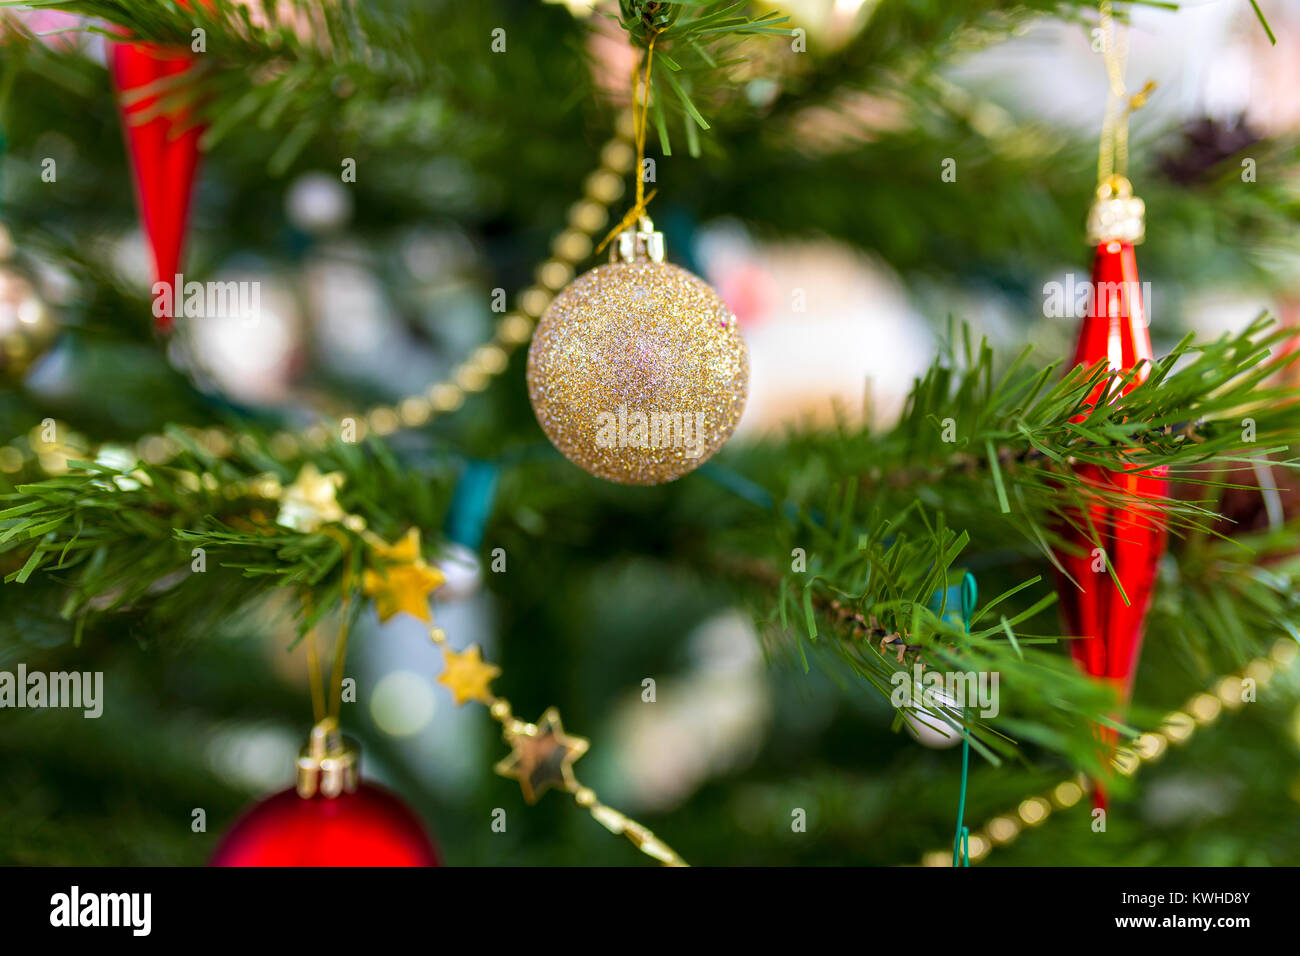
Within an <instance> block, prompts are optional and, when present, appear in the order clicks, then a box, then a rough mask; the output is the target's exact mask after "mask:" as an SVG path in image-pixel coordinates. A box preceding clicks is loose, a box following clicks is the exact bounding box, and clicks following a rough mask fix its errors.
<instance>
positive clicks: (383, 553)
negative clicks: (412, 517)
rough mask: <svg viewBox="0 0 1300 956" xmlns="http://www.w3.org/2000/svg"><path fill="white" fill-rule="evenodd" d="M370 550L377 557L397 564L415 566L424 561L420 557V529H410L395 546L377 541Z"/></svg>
mask: <svg viewBox="0 0 1300 956" xmlns="http://www.w3.org/2000/svg"><path fill="white" fill-rule="evenodd" d="M370 550H371V553H373V554H374V555H375V557H377V558H380V559H381V560H384V561H391V562H393V563H395V564H414V563H416V562H417V561H423V558H422V557H421V555H420V529H419V528H410V529H408V530H407V532H406V534H404V535H402V537H401V538H400V539H398V541H397V542H396V543H395V544H388V543H387V542H385V541H377V540H376V541H374V542H372V543H371V545H370Z"/></svg>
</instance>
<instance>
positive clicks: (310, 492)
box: [267, 464, 687, 866]
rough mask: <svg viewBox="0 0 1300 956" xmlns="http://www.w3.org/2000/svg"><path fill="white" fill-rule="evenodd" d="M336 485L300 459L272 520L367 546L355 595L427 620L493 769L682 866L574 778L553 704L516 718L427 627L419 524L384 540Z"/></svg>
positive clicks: (487, 667) (340, 645) (315, 675)
mask: <svg viewBox="0 0 1300 956" xmlns="http://www.w3.org/2000/svg"><path fill="white" fill-rule="evenodd" d="M342 483H343V482H342V476H341V475H339V474H337V473H331V474H328V475H322V474H321V473H320V471H319V470H318V469H317V468H316V467H315V466H314V465H311V464H308V465H305V466H304V467H303V469H302V471H301V472H299V474H298V477H297V479H296V480H295V481H294V482H293V484H291V485H289V486H288V487H286V488H279V489H275V491H276V495H275V496H276V497H277V498H278V500H279V501H280V514H279V516H278V517H277V523H279V524H283V525H285V526H286V527H291V528H295V529H296V530H299V531H307V532H314V531H322V532H323V533H336V534H338V535H339V536H340V537H342V532H340V531H338V529H337V528H335V527H333V526H334V525H342V526H343V527H345V528H347V529H348V530H349V531H352V532H353V533H355V534H357V535H359V536H360V537H361V539H362V541H363V542H364V543H365V546H366V549H367V562H366V568H365V569H364V572H363V575H362V585H361V593H362V594H364V595H365V596H366V597H369V598H372V599H373V600H374V602H375V611H376V613H377V614H378V615H379V619H380V620H381V621H387V620H389V619H390V618H392V617H394V616H395V615H397V614H400V613H406V614H410V615H411V616H412V617H415V618H417V619H418V620H421V621H423V622H425V624H427V625H428V626H429V639H430V640H431V641H433V643H434V644H435V645H436V646H437V647H439V648H440V649H441V650H442V660H443V671H442V673H441V674H440V675H439V676H438V683H439V684H442V685H443V686H444V687H446V688H447V689H448V690H449V691H450V692H451V695H452V697H453V698H454V699H455V701H456V704H457V706H462V705H464V704H467V703H469V702H470V701H475V702H478V703H481V704H485V705H486V706H487V708H488V713H489V714H491V715H492V718H493V719H494V720H496V721H497V722H498V723H499V724H500V725H501V736H502V739H504V740H505V742H506V743H507V744H508V745H509V747H510V753H509V754H508V755H507V756H506V757H505V758H503V759H502V760H500V761H498V762H497V764H496V766H495V767H494V768H493V769H494V770H495V771H496V772H497V773H499V774H501V775H502V776H505V777H509V778H510V779H512V780H516V781H518V783H519V786H520V789H521V790H522V791H523V797H524V800H525V801H526V802H527V803H529V804H534V803H536V802H537V801H538V799H539V798H540V797H541V796H542V795H543V794H544V793H545V792H546V791H547V790H560V791H563V792H564V793H567V794H570V795H571V796H572V797H573V800H574V802H575V803H576V804H577V805H578V806H580V807H582V808H583V809H584V810H586V811H587V812H588V813H590V814H591V816H592V817H593V818H594V819H595V820H596V821H597V822H598V823H600V824H601V825H602V826H604V827H605V828H606V829H607V830H609V831H610V832H611V833H615V834H622V835H623V836H625V837H627V838H628V840H629V841H631V843H632V845H633V846H635V847H636V848H637V849H638V850H640V851H641V852H642V853H644V854H645V855H646V856H648V857H651V858H652V859H655V860H658V861H659V862H660V863H661V864H662V865H664V866H686V865H687V863H686V861H685V860H683V859H682V858H681V857H680V856H678V855H677V853H676V851H675V850H673V848H672V847H670V846H669V845H668V844H666V843H664V842H663V841H662V840H660V839H659V838H658V837H657V836H655V835H654V833H652V832H651V831H650V830H649V829H647V828H646V827H644V826H642V825H641V824H640V823H637V822H636V821H635V820H633V819H631V818H629V817H627V816H625V815H624V814H622V813H620V812H619V811H618V810H615V809H614V808H613V807H610V806H606V805H605V804H603V803H601V802H600V800H599V798H598V797H597V796H596V792H595V791H594V790H592V789H591V788H590V787H585V786H583V785H582V784H581V783H580V782H579V781H578V778H577V775H576V774H575V772H574V769H573V765H574V763H576V762H577V760H578V758H580V757H581V756H582V755H583V754H585V753H586V752H587V750H588V748H589V746H590V745H589V743H588V742H587V740H586V739H585V738H582V737H578V736H575V735H573V734H570V733H567V732H566V731H565V729H564V725H563V723H562V721H561V719H560V712H559V710H557V709H556V708H554V707H550V708H548V709H547V710H546V712H545V713H544V714H542V716H541V717H540V718H538V720H537V722H536V723H528V722H527V721H524V720H520V719H519V718H518V717H516V716H515V715H514V711H513V709H512V708H511V706H510V701H508V700H506V699H505V698H504V697H497V696H496V695H494V694H493V693H492V689H491V685H492V681H493V680H495V679H496V678H497V677H499V676H501V668H499V667H497V666H496V665H495V664H489V663H488V662H486V661H484V660H483V654H482V651H481V650H480V649H479V647H478V645H477V644H471V645H470V646H469V647H467V648H465V650H463V651H459V652H457V651H455V650H453V649H452V648H451V647H450V646H449V645H448V643H447V635H446V632H444V631H443V630H442V628H440V627H435V626H434V625H433V623H432V613H431V611H430V609H429V598H430V596H431V595H432V594H433V592H434V591H435V590H437V588H438V587H439V586H440V585H441V584H442V583H443V581H444V577H443V575H442V572H440V571H439V570H438V569H437V568H434V567H431V566H430V565H429V564H427V563H426V562H425V560H424V555H423V553H422V551H421V548H420V532H419V529H418V528H411V529H410V530H408V531H407V532H406V534H405V535H403V536H402V537H401V538H399V539H398V540H397V541H395V542H392V543H390V542H387V541H384V540H383V539H382V538H380V537H379V536H378V535H377V534H375V533H374V532H372V531H369V530H367V528H366V522H365V519H364V518H362V517H361V516H360V515H352V514H347V513H346V512H344V510H343V508H342V507H341V506H340V505H339V503H338V501H337V497H336V496H337V493H338V491H339V489H340V488H341V487H342ZM267 490H271V489H267ZM345 546H346V545H345ZM343 589H344V593H345V594H347V593H350V592H349V585H348V583H347V580H346V578H345V581H344V586H343ZM347 601H348V599H347V598H345V607H344V611H343V615H342V617H343V624H341V625H340V628H339V635H338V638H337V639H336V641H335V650H334V673H333V677H334V682H333V683H334V688H333V693H332V695H331V704H332V705H333V706H334V714H335V716H337V703H338V700H339V698H340V688H341V685H340V680H341V677H342V673H343V657H344V654H345V651H346V646H347V628H346V621H347V612H346V604H347ZM306 646H307V655H308V661H309V664H310V666H311V674H312V701H313V709H314V710H315V711H316V714H317V721H318V722H319V720H320V717H321V712H322V709H323V708H322V706H321V703H322V701H323V699H324V688H323V678H322V676H321V674H320V663H319V656H318V651H317V648H316V642H315V635H314V634H312V635H309V636H308V640H307V642H306Z"/></svg>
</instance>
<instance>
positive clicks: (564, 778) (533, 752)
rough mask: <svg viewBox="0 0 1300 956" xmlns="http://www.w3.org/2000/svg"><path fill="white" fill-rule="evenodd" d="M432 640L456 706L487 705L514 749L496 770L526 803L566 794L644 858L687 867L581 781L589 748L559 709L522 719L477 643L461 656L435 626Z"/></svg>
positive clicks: (661, 842) (499, 671)
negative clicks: (580, 765) (579, 771)
mask: <svg viewBox="0 0 1300 956" xmlns="http://www.w3.org/2000/svg"><path fill="white" fill-rule="evenodd" d="M429 640H431V641H433V643H434V644H435V645H437V646H438V647H440V648H442V654H443V660H444V661H445V662H446V665H447V666H446V669H445V670H444V671H443V673H442V675H441V676H440V677H439V678H438V682H439V683H440V684H443V685H445V686H447V687H448V688H449V689H450V690H451V692H452V694H453V695H454V696H455V698H456V703H457V704H458V705H459V704H464V703H466V702H468V701H470V700H474V701H477V702H479V703H481V704H486V705H487V708H488V713H489V714H491V715H492V719H493V720H495V721H496V722H497V723H499V724H500V725H501V736H502V739H504V740H505V742H506V743H507V744H509V745H510V754H509V755H508V756H507V757H505V758H504V759H503V760H501V761H499V762H498V763H497V764H496V766H495V767H494V768H493V769H494V770H495V771H496V772H497V773H499V774H501V775H502V776H503V777H509V778H510V779H512V780H516V781H518V782H519V787H520V789H521V790H522V791H523V796H524V800H525V801H526V802H527V803H529V804H534V803H536V802H537V800H538V799H539V798H540V797H541V796H542V794H543V793H545V792H546V791H547V790H560V791H563V792H564V793H567V794H570V795H571V796H572V797H573V802H574V803H576V804H577V805H578V806H580V807H582V808H583V809H584V810H586V811H587V812H588V813H590V814H591V816H592V818H593V819H595V820H596V822H597V823H599V824H600V825H601V826H603V827H605V829H607V830H609V832H610V833H614V834H622V835H623V836H625V837H627V838H628V840H629V841H631V843H632V845H633V846H635V847H636V848H637V849H638V850H640V851H641V852H642V853H644V854H645V855H646V856H648V857H650V858H652V859H655V860H658V861H659V862H660V863H661V864H662V865H664V866H687V865H688V864H687V863H686V861H685V860H683V859H682V858H681V857H680V856H678V855H677V852H676V851H675V850H673V848H672V847H670V846H669V845H668V844H667V843H665V842H664V841H663V840H661V839H659V838H658V837H657V836H655V835H654V834H653V833H652V832H651V831H650V830H648V829H647V828H646V827H644V826H642V825H641V824H639V823H637V822H636V821H635V820H633V819H631V818H630V817H628V816H626V815H624V814H622V813H620V812H619V811H618V810H615V809H614V808H613V807H610V806H606V805H605V804H603V803H601V802H600V799H599V798H598V797H597V796H596V792H595V791H594V790H592V789H591V788H590V787H585V786H583V785H582V784H581V783H580V782H579V781H578V778H577V775H576V774H575V773H574V770H573V765H574V763H575V762H577V760H578V758H579V757H581V756H582V755H583V754H585V753H586V752H587V749H588V746H589V744H588V742H587V740H586V739H585V738H582V737H577V736H574V735H573V734H570V733H567V732H566V731H565V729H564V725H563V723H562V722H561V720H560V712H559V711H558V710H557V709H556V708H554V707H549V708H547V710H546V712H545V713H544V714H542V716H541V717H540V718H538V720H537V723H535V724H530V723H528V722H526V721H523V720H520V719H519V718H518V717H516V716H515V714H514V710H513V708H512V707H511V706H510V701H508V700H506V699H505V698H504V697H497V696H495V695H494V694H493V693H492V691H491V689H490V685H491V683H492V680H493V679H494V678H496V677H498V676H500V674H501V669H500V668H499V667H496V666H495V665H492V664H487V663H485V662H484V661H483V660H482V658H481V655H480V652H479V649H478V646H477V645H473V644H471V645H470V646H469V647H468V648H466V649H465V650H464V651H463V652H461V653H460V654H457V653H456V652H455V651H453V650H451V648H450V647H448V646H447V634H446V632H445V631H443V630H442V628H440V627H433V626H430V628H429Z"/></svg>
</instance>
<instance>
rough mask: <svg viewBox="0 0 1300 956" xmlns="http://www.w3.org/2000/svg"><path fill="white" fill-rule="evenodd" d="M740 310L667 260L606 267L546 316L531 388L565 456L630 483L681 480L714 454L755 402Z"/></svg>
mask: <svg viewBox="0 0 1300 956" xmlns="http://www.w3.org/2000/svg"><path fill="white" fill-rule="evenodd" d="M748 385H749V361H748V359H747V357H746V355H745V343H744V341H743V340H742V339H741V337H740V331H739V329H738V328H737V325H736V318H735V316H733V315H732V314H731V311H730V310H729V309H728V308H727V306H726V305H725V304H724V303H723V301H722V300H721V299H720V298H718V294H717V293H716V292H714V291H713V289H711V288H710V287H709V286H708V285H707V284H706V283H705V282H704V281H703V280H701V279H699V278H698V277H696V276H694V275H692V274H691V273H689V272H687V271H686V270H685V269H681V268H678V267H677V266H674V265H669V264H667V263H662V262H653V261H636V262H631V263H621V262H620V263H611V264H609V265H603V266H599V267H597V268H595V269H592V270H591V271H590V272H587V273H585V274H583V275H582V276H580V277H578V278H577V279H576V280H574V282H572V283H571V284H570V285H569V286H568V287H567V288H566V289H565V290H564V291H563V292H562V293H561V294H560V295H559V296H558V297H557V298H556V299H555V301H554V302H552V303H551V306H550V308H548V309H547V310H546V314H545V315H543V316H542V320H541V322H540V323H539V324H538V326H537V331H536V333H535V334H534V336H533V342H532V345H531V347H530V348H529V350H528V393H529V396H530V397H531V398H532V402H533V410H534V411H535V412H536V413H537V419H538V421H539V422H540V423H541V425H542V429H543V430H544V431H545V432H546V434H547V436H548V437H549V438H550V439H551V441H552V442H553V443H554V444H555V447H556V448H558V449H559V450H560V451H561V452H562V453H563V454H564V456H565V457H566V458H568V459H569V460H570V461H572V462H573V463H574V464H576V465H578V466H579V467H581V468H584V469H586V470H587V471H589V472H591V473H592V474H593V475H597V476H598V477H601V478H605V479H608V480H609V481H617V482H621V483H623V484H629V485H654V484H659V483H660V482H665V481H672V480H673V479H674V478H680V477H681V476H682V475H684V474H686V473H687V472H689V471H691V470H692V469H693V468H696V467H698V466H699V465H700V464H702V463H703V462H704V461H706V460H707V459H709V458H710V457H711V456H712V455H713V454H714V453H715V452H716V451H717V450H718V449H719V448H721V447H722V445H723V443H724V442H726V440H727V439H728V438H729V437H730V436H731V433H732V431H733V430H735V427H736V424H737V423H738V422H739V421H740V414H741V412H742V411H743V410H744V407H745V393H746V390H747V388H748Z"/></svg>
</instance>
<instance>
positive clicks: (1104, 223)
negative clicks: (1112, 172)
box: [1088, 176, 1147, 246]
mask: <svg viewBox="0 0 1300 956" xmlns="http://www.w3.org/2000/svg"><path fill="white" fill-rule="evenodd" d="M1146 211H1147V207H1146V203H1144V202H1143V201H1142V200H1141V199H1138V198H1137V196H1134V195H1133V184H1132V183H1130V182H1129V181H1128V180H1127V179H1125V178H1124V177H1123V176H1111V177H1110V178H1109V179H1107V180H1106V181H1105V182H1104V183H1102V184H1101V185H1100V186H1098V187H1097V198H1096V199H1094V200H1093V203H1092V208H1091V209H1090V210H1088V242H1089V243H1091V244H1092V245H1094V246H1099V245H1101V244H1102V243H1103V242H1128V243H1132V244H1133V245H1137V244H1138V243H1139V242H1141V241H1142V240H1143V239H1144V238H1145V237H1146Z"/></svg>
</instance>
